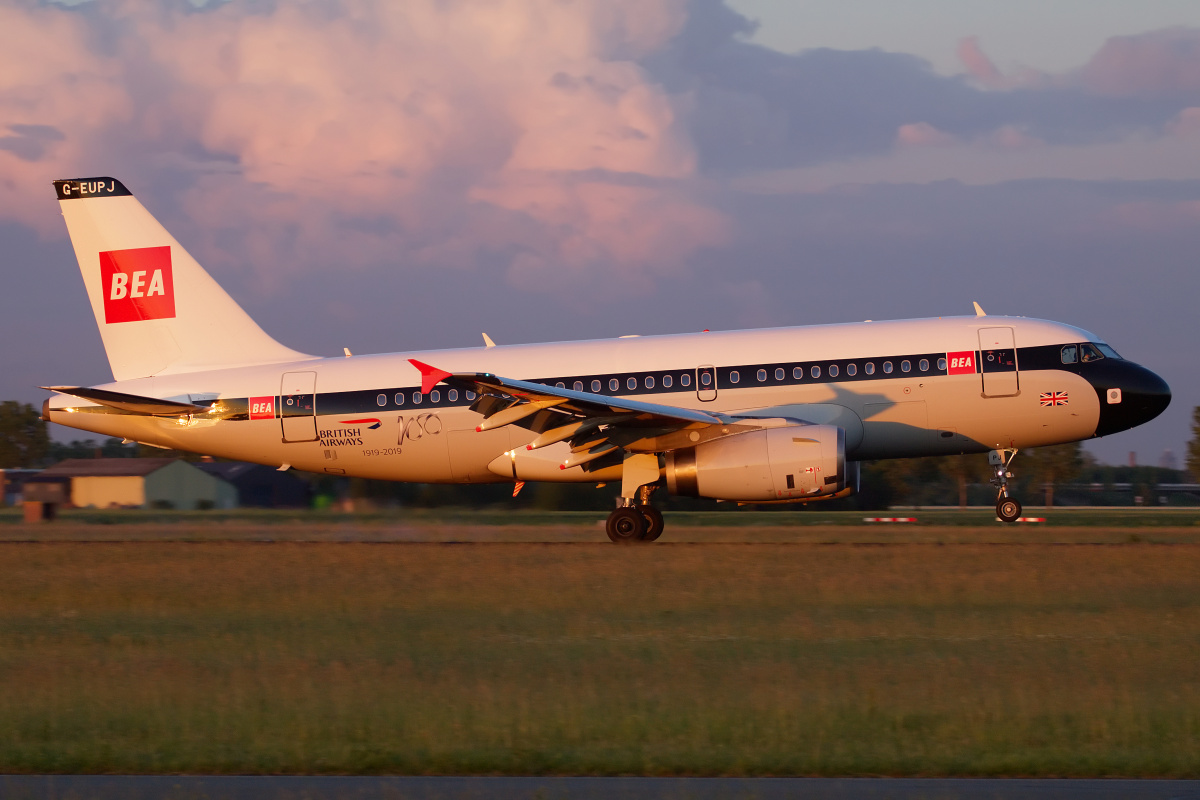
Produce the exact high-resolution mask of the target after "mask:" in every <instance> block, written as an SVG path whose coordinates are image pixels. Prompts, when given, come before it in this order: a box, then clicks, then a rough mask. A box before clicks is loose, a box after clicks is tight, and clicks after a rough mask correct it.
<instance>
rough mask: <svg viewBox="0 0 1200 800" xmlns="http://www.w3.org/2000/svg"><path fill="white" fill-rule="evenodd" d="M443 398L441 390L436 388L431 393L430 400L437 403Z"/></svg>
mask: <svg viewBox="0 0 1200 800" xmlns="http://www.w3.org/2000/svg"><path fill="white" fill-rule="evenodd" d="M441 399H442V393H441V392H439V391H438V390H437V389H434V390H433V391H432V392H430V393H429V402H431V403H436V402H438V401H439V400H441Z"/></svg>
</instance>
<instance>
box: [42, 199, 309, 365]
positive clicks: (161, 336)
mask: <svg viewBox="0 0 1200 800" xmlns="http://www.w3.org/2000/svg"><path fill="white" fill-rule="evenodd" d="M54 188H55V190H56V191H57V192H58V200H59V205H60V206H61V207H62V213H63V217H64V218H65V219H66V221H67V232H68V233H69V234H70V236H71V244H72V245H74V247H75V256H76V258H78V259H79V269H80V271H81V272H82V273H83V283H84V285H85V286H86V287H87V293H88V298H89V299H90V300H91V302H92V312H93V313H94V314H95V315H96V324H97V325H98V326H99V327H100V336H101V338H102V339H103V340H104V350H105V351H106V352H107V353H108V362H109V364H110V365H111V366H112V371H113V377H114V378H115V379H116V380H119V381H121V380H126V379H129V378H142V377H147V376H150V375H159V374H163V373H173V372H193V371H196V370H202V369H216V368H221V367H237V366H248V365H251V364H270V363H276V362H284V361H297V360H301V359H306V358H311V356H307V355H305V354H303V353H298V352H296V351H295V350H291V349H289V348H287V347H284V346H283V345H281V344H280V343H279V342H277V341H275V340H274V339H272V338H271V337H270V336H268V335H267V334H266V333H264V332H263V330H262V328H260V327H258V325H257V324H255V322H254V320H252V319H250V316H249V315H248V314H246V312H245V311H243V310H242V308H241V306H239V305H238V304H237V303H236V302H234V300H233V298H231V297H230V296H229V295H228V294H226V293H225V290H224V289H222V288H221V287H220V286H218V285H217V282H216V281H214V280H213V279H212V277H210V276H209V274H208V273H207V272H205V271H204V268H203V267H201V266H200V264H198V263H197V262H196V260H195V259H194V258H192V257H191V256H190V255H188V252H187V251H186V250H184V249H183V248H182V247H181V246H180V245H179V242H177V241H175V239H174V238H173V237H172V236H171V234H170V233H168V232H167V230H166V228H164V227H163V226H162V225H161V224H160V223H159V222H158V220H156V219H155V218H154V217H153V216H151V215H150V212H148V211H146V209H145V208H143V207H142V204H141V203H139V202H138V201H137V198H135V197H134V196H133V194H132V193H131V192H130V191H129V190H128V189H126V188H125V187H124V186H123V185H122V184H121V182H120V181H118V180H116V179H114V178H79V179H74V180H61V181H55V182H54Z"/></svg>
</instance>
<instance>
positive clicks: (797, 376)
mask: <svg viewBox="0 0 1200 800" xmlns="http://www.w3.org/2000/svg"><path fill="white" fill-rule="evenodd" d="M1064 358H1065V356H1064ZM929 366H930V364H929V359H927V358H922V359H921V360H920V361H918V362H917V365H916V367H917V371H918V372H928V371H929ZM880 368H881V369H882V371H883V373H884V374H885V375H891V374H892V372H893V371H894V370H895V366H894V365H893V363H892V362H891V361H884V362H883V363H882V364H881V365H880ZM937 368H938V369H939V370H942V371H944V370H945V369H946V359H945V358H939V359H938V360H937ZM826 369H827V374H828V375H829V377H831V378H837V377H839V376H840V375H841V370H842V368H841V367H839V366H838V365H837V364H830V365H829V366H828V367H827V368H826ZM858 369H859V367H858V364H857V363H854V362H851V363H849V364H846V366H845V371H846V376H847V377H851V378H852V377H855V376H856V375H858ZM912 370H913V364H912V362H911V361H909V360H908V359H904V360H902V361H901V362H900V371H901V372H902V373H908V372H912ZM862 371H863V373H864V374H865V375H874V374H875V362H874V361H867V362H865V363H864V364H863V365H862ZM808 374H809V375H810V376H811V377H813V378H820V377H821V375H822V374H823V373H822V368H821V367H820V366H818V365H813V366H811V367H809V369H808ZM755 377H756V378H757V379H758V382H759V383H766V382H767V381H768V379H769V378H771V377H774V379H775V380H776V381H782V380H785V379H786V378H787V371H786V370H785V369H784V368H783V367H776V368H775V370H774V372H773V373H768V371H767V370H765V369H760V370H758V372H757V373H756V374H755ZM792 379H793V380H797V381H798V380H803V379H804V367H793V368H792ZM741 380H742V376H741V373H740V372H739V371H738V370H730V372H729V382H730V383H741ZM699 381H700V385H701V387H703V388H706V389H707V388H710V387H711V386H712V382H713V374H712V372H711V371H707V370H706V371H702V372H701V373H700V375H699ZM676 382H678V383H679V386H680V388H682V389H689V388H691V386H692V375H691V373H689V372H684V373H681V374H680V375H679V377H678V378H676V377H675V376H674V375H672V374H670V373H667V374H664V375H661V376H658V377H657V378H656V377H655V376H654V375H647V376H645V377H644V378H643V379H642V381H641V383H640V384H639V382H638V379H637V378H636V377H633V376H630V377H628V378H626V379H625V381H624V385H625V388H626V389H628V390H629V391H636V390H637V389H638V388H639V386H640V387H641V388H645V389H654V388H655V387H657V386H659V385H661V386H662V388H664V389H671V388H674V386H675V384H676ZM621 384H622V381H621V379H620V378H609V379H608V382H607V388H608V391H610V392H619V391H621ZM554 385H555V386H556V387H558V388H559V389H565V388H567V385H566V383H564V382H563V381H558V382H556V383H555V384H554ZM605 385H606V384H605V383H604V382H603V381H601V380H600V379H598V378H595V379H593V380H592V381H591V382H590V383H589V384H586V385H585V384H584V382H583V381H575V382H574V383H573V384H571V388H572V389H574V390H575V391H577V392H583V391H590V392H591V393H592V394H599V393H600V392H602V391H604V389H605ZM463 394H464V396H465V397H466V399H467V400H468V401H472V400H474V399H475V392H464V393H463ZM387 399H388V398H387V395H386V394H380V395H378V396H377V397H376V398H375V402H376V403H377V404H378V405H380V406H386V405H387ZM394 399H395V403H396V405H397V406H403V405H404V404H405V402H406V397H405V395H404V393H403V392H397V393H396V395H395V398H394ZM424 399H425V395H423V394H422V393H421V392H413V393H412V404H413V405H421V404H422V402H423V401H424ZM441 399H442V395H441V392H440V391H439V390H437V389H434V390H433V391H432V392H430V393H429V402H431V403H439V402H441ZM446 400H447V401H448V402H451V403H455V402H458V390H457V389H448V390H447V391H446Z"/></svg>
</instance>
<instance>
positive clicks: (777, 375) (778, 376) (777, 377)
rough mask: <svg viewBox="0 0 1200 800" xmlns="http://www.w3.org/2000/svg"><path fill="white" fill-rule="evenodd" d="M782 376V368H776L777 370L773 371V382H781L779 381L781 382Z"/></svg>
mask: <svg viewBox="0 0 1200 800" xmlns="http://www.w3.org/2000/svg"><path fill="white" fill-rule="evenodd" d="M783 375H784V373H783V367H778V368H777V369H776V370H775V380H777V381H781V380H783Z"/></svg>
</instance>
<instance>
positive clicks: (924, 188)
mask: <svg viewBox="0 0 1200 800" xmlns="http://www.w3.org/2000/svg"><path fill="white" fill-rule="evenodd" d="M98 175H112V176H115V177H117V178H119V179H120V180H122V181H123V182H124V183H125V184H126V185H127V186H128V187H129V188H130V189H131V190H132V191H133V192H134V193H135V194H136V195H137V196H138V197H139V199H140V200H141V201H142V203H143V204H144V205H145V206H146V207H147V208H148V209H149V210H150V211H151V212H152V213H153V214H155V215H156V216H157V217H158V218H159V219H160V220H161V221H162V222H163V223H164V224H166V225H167V227H168V228H169V229H170V230H171V231H172V233H173V234H174V235H175V236H176V238H177V239H179V240H180V242H181V243H182V244H183V245H184V246H185V247H187V248H188V249H189V251H190V252H191V253H192V254H193V255H194V256H196V257H197V258H198V259H199V260H200V262H201V263H202V264H204V265H205V266H206V267H207V268H208V269H209V271H210V272H211V273H212V274H213V275H214V277H215V278H216V279H217V280H218V281H219V282H220V283H221V284H222V285H223V286H225V287H226V289H227V290H229V292H230V293H231V294H232V295H233V296H234V297H235V299H237V301H238V302H239V303H240V304H241V305H242V306H243V307H244V308H246V310H247V311H248V312H249V313H250V314H251V315H252V316H253V317H254V318H255V319H256V320H257V321H258V322H259V323H260V324H261V325H262V326H263V327H264V329H266V330H267V331H268V332H269V333H270V334H272V335H273V336H275V337H276V338H277V339H279V340H280V341H282V342H283V343H285V344H287V345H288V346H291V347H294V348H296V349H299V350H303V351H306V352H311V353H316V354H324V355H336V354H339V353H341V350H342V348H343V347H349V348H350V349H351V350H352V351H353V352H355V353H368V352H394V351H402V350H415V349H426V348H442V347H469V346H477V345H479V344H481V342H482V339H481V338H480V332H481V331H486V332H487V333H488V334H490V335H491V337H492V338H493V339H495V340H496V341H497V342H499V343H516V342H536V341H559V340H569V339H586V338H601V337H612V336H619V335H624V334H633V333H640V334H654V333H671V332H680V331H695V330H702V329H705V328H709V329H713V330H721V329H734V328H744V327H766V326H777V325H803V324H817V323H830V322H844V321H853V320H862V319H899V318H911V317H931V316H949V315H957V314H970V313H972V307H971V303H972V301H978V302H979V303H980V304H981V305H982V306H983V307H984V309H985V310H986V311H987V312H988V313H991V314H1007V315H1018V316H1029V317H1039V318H1046V319H1054V320H1058V321H1062V322H1067V323H1070V324H1074V325H1078V326H1080V327H1082V328H1085V329H1087V330H1090V331H1093V332H1094V333H1096V334H1097V336H1098V337H1100V338H1101V339H1103V340H1105V341H1107V342H1108V343H1110V344H1111V345H1112V346H1113V347H1115V348H1116V349H1117V350H1118V351H1119V352H1121V353H1122V354H1123V355H1124V356H1126V357H1127V358H1130V359H1133V360H1135V361H1138V362H1139V363H1142V364H1144V365H1146V366H1148V367H1150V368H1151V369H1153V370H1155V371H1156V372H1158V373H1159V374H1161V375H1162V376H1163V377H1164V378H1165V379H1166V380H1167V381H1168V383H1170V384H1171V387H1172V389H1173V392H1174V400H1173V402H1172V405H1171V407H1170V408H1169V409H1168V410H1167V412H1165V413H1164V414H1163V416H1162V417H1160V418H1159V419H1157V420H1155V421H1153V422H1151V423H1149V424H1147V425H1145V426H1142V427H1140V428H1137V429H1135V430H1133V431H1128V432H1125V433H1121V434H1117V435H1114V436H1111V437H1106V438H1105V439H1102V440H1096V441H1093V442H1090V443H1088V444H1087V448H1088V449H1089V450H1090V451H1091V452H1092V453H1094V454H1095V455H1096V456H1097V457H1099V458H1100V459H1101V460H1102V461H1106V462H1109V463H1125V462H1126V460H1127V459H1128V454H1129V453H1130V452H1136V453H1137V458H1138V461H1139V463H1145V464H1157V463H1159V462H1160V459H1161V458H1162V454H1163V451H1164V450H1166V449H1170V450H1172V451H1173V452H1174V454H1175V456H1176V458H1177V459H1178V458H1180V457H1181V455H1182V453H1183V451H1184V449H1185V447H1186V442H1187V440H1188V438H1189V436H1190V431H1189V424H1190V417H1191V410H1192V408H1193V407H1195V406H1196V405H1198V404H1200V375H1198V374H1197V370H1196V368H1195V364H1196V358H1195V356H1194V354H1193V350H1194V348H1195V345H1196V341H1197V332H1198V330H1197V329H1198V325H1197V322H1196V313H1195V311H1194V306H1195V304H1196V298H1197V297H1200V270H1198V269H1197V266H1198V264H1197V258H1198V255H1197V254H1200V4H1195V3H1194V2H1187V3H1185V2H1180V1H1179V0H1143V1H1142V2H1139V3H1136V4H1134V3H1127V2H1110V1H1109V0H1087V1H1086V2H1084V0H1058V1H1057V2H1055V3H1044V2H1040V3H1035V2H1031V1H1030V0H1011V2H1009V3H1005V4H990V3H988V4H985V3H962V2H953V3H952V2H949V0H913V1H912V2H910V3H904V4H900V3H894V2H887V1H885V0H857V2H853V3H846V2H832V1H831V0H825V1H822V2H817V1H816V0H728V2H725V0H574V1H573V2H563V0H409V2H405V3H390V2H386V1H385V0H308V2H299V1H298V0H297V1H296V2H288V1H287V0H275V1H274V2H273V1H271V0H248V1H243V0H231V1H230V2H225V3H210V4H207V5H205V4H199V5H197V4H193V3H191V2H186V0H173V1H172V2H146V1H144V0H92V2H84V3H77V4H65V3H50V2H35V1H34V0H0V270H2V272H0V274H3V276H4V281H5V287H6V288H5V291H3V292H0V337H2V341H3V342H4V347H3V350H2V351H0V352H2V353H3V356H2V360H0V365H2V366H3V369H2V370H0V398H3V399H18V400H21V401H26V402H32V403H35V404H40V402H41V400H42V398H43V397H44V396H45V394H44V393H43V392H41V391H40V390H38V389H37V388H36V387H37V386H38V385H49V384H67V383H72V382H77V383H79V384H85V385H87V384H96V383H102V382H105V381H107V380H111V374H110V373H109V371H108V366H107V361H106V359H105V358H104V354H103V350H102V348H101V345H100V340H99V336H98V334H97V332H96V329H95V323H94V320H93V319H92V317H91V315H90V314H89V313H88V304H87V300H86V296H85V294H84V290H83V286H82V282H81V281H80V279H79V275H78V269H77V266H76V263H75V259H74V255H73V253H72V250H71V247H70V243H69V241H68V240H67V238H66V232H65V229H64V226H63V225H62V222H61V219H60V215H59V213H58V209H57V207H56V200H55V199H54V193H53V189H52V187H51V185H50V182H51V181H52V180H53V179H55V178H67V177H88V176H98Z"/></svg>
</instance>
